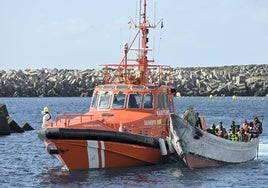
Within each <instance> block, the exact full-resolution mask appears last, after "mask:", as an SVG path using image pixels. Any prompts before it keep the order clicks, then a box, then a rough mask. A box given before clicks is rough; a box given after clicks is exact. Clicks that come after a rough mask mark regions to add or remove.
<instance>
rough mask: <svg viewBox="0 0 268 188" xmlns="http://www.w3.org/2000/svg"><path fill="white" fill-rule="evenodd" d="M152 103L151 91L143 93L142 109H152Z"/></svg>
mask: <svg viewBox="0 0 268 188" xmlns="http://www.w3.org/2000/svg"><path fill="white" fill-rule="evenodd" d="M153 104H154V96H153V95H152V94H151V93H147V94H145V95H144V103H143V108H144V109H152V108H153Z"/></svg>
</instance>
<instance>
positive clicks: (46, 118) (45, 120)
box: [42, 107, 52, 128]
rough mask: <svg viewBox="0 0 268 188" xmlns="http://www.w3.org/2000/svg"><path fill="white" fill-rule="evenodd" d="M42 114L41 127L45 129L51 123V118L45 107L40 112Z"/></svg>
mask: <svg viewBox="0 0 268 188" xmlns="http://www.w3.org/2000/svg"><path fill="white" fill-rule="evenodd" d="M42 114H43V124H42V127H43V128H44V127H47V126H49V125H50V123H51V122H52V116H51V114H50V112H49V110H48V107H45V108H44V109H43V111H42Z"/></svg>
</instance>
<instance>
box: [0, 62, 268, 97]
mask: <svg viewBox="0 0 268 188" xmlns="http://www.w3.org/2000/svg"><path fill="white" fill-rule="evenodd" d="M103 81H104V80H103V71H102V70H101V69H86V70H77V69H56V68H55V69H46V68H43V69H36V70H32V69H25V70H8V71H5V70H0V86H1V88H0V97H79V96H80V97H88V96H91V95H92V92H93V89H94V87H95V86H96V85H98V84H101V83H103ZM171 84H172V85H173V86H174V87H175V88H176V89H177V91H178V92H179V93H180V95H181V96H210V95H213V96H234V95H236V96H268V64H261V65H239V66H219V67H216V66H215V67H186V68H181V67H177V68H172V69H171Z"/></svg>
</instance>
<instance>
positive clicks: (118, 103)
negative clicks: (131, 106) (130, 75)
mask: <svg viewBox="0 0 268 188" xmlns="http://www.w3.org/2000/svg"><path fill="white" fill-rule="evenodd" d="M125 101H126V94H124V93H115V94H114V97H113V104H112V108H114V109H122V108H124V107H125Z"/></svg>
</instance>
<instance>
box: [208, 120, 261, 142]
mask: <svg viewBox="0 0 268 188" xmlns="http://www.w3.org/2000/svg"><path fill="white" fill-rule="evenodd" d="M207 131H208V132H210V133H211V134H214V135H217V136H219V137H222V138H226V139H229V140H232V141H241V142H247V141H250V140H251V139H253V138H256V137H258V136H259V135H260V134H261V133H262V123H261V122H260V120H259V119H258V117H257V116H255V117H254V119H253V121H250V122H248V121H247V120H245V122H244V123H243V125H242V126H240V125H236V124H235V121H232V123H231V126H230V129H229V130H227V131H226V129H225V128H224V127H223V123H222V121H220V122H219V124H218V125H217V126H216V125H215V124H214V123H213V125H212V127H210V128H208V129H207Z"/></svg>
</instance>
